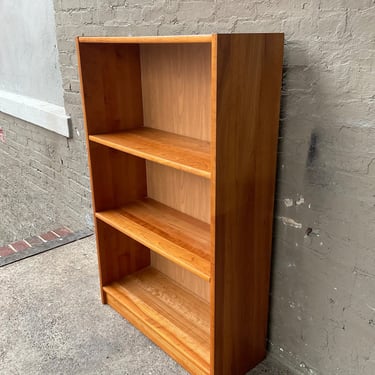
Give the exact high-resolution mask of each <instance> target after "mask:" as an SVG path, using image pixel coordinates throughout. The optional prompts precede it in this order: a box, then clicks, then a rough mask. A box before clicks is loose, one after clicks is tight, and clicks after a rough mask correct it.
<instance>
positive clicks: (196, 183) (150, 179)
mask: <svg viewBox="0 0 375 375" xmlns="http://www.w3.org/2000/svg"><path fill="white" fill-rule="evenodd" d="M146 170H147V195H148V197H150V198H153V199H155V200H157V201H159V202H161V203H164V204H165V205H167V206H169V207H172V208H174V209H176V210H178V211H181V212H183V213H185V214H187V215H190V216H192V217H195V218H196V219H199V220H201V221H204V222H206V223H209V222H210V180H207V179H206V178H203V177H199V176H195V175H192V174H189V173H186V172H182V171H179V170H177V169H173V168H168V167H165V166H163V165H160V164H156V163H152V162H148V161H146Z"/></svg>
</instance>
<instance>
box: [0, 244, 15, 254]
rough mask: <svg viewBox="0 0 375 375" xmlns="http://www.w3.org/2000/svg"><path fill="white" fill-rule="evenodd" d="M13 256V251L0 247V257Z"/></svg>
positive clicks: (6, 247)
mask: <svg viewBox="0 0 375 375" xmlns="http://www.w3.org/2000/svg"><path fill="white" fill-rule="evenodd" d="M10 254H14V251H13V250H12V249H11V248H10V247H8V246H2V247H0V256H1V257H5V256H7V255H10Z"/></svg>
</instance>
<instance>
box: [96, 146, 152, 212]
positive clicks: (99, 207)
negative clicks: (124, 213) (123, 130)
mask: <svg viewBox="0 0 375 375" xmlns="http://www.w3.org/2000/svg"><path fill="white" fill-rule="evenodd" d="M89 149H90V159H91V178H92V193H93V201H94V207H95V211H96V212H98V211H103V210H109V209H113V208H120V207H121V206H123V205H125V204H126V203H129V202H132V201H134V200H136V199H141V198H144V197H146V196H147V186H146V166H145V160H143V159H141V158H138V157H136V156H133V155H129V154H126V153H124V152H121V151H117V150H114V149H111V148H108V147H106V146H102V145H100V144H97V143H93V142H90V143H89Z"/></svg>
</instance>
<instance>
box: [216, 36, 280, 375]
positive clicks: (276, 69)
mask: <svg viewBox="0 0 375 375" xmlns="http://www.w3.org/2000/svg"><path fill="white" fill-rule="evenodd" d="M282 51H283V35H282V34H250V35H241V34H239V35H235V34H234V35H218V44H217V113H216V115H217V127H216V170H215V176H216V177H215V184H216V190H215V194H216V202H215V224H214V225H215V247H216V248H215V259H214V264H215V274H214V280H215V287H214V289H215V296H214V300H215V309H214V350H215V353H214V371H215V374H233V375H237V374H238V375H239V374H244V373H245V372H246V371H248V370H249V369H250V368H252V367H254V366H255V365H256V364H257V363H258V362H259V361H260V360H262V359H263V358H264V356H265V352H266V333H267V320H268V299H269V296H268V292H269V278H270V258H271V241H272V221H273V202H274V184H275V175H276V152H277V138H278V119H279V105H280V104H279V103H280V88H281V73H282Z"/></svg>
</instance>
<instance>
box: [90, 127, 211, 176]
mask: <svg viewBox="0 0 375 375" xmlns="http://www.w3.org/2000/svg"><path fill="white" fill-rule="evenodd" d="M89 140H90V141H92V142H96V143H100V144H102V145H104V146H107V147H111V148H114V149H116V150H119V151H123V152H126V153H129V154H132V155H135V156H138V157H141V158H144V159H147V160H150V161H153V162H156V163H159V164H163V165H166V166H168V167H172V168H175V169H179V170H181V171H185V172H188V173H192V174H195V175H198V176H201V177H205V178H210V177H211V168H210V144H209V142H205V141H201V140H198V139H194V138H189V137H185V136H181V135H177V134H172V133H168V132H165V131H161V130H157V129H152V128H146V127H141V128H135V129H131V130H128V131H124V132H119V133H108V134H100V135H90V136H89Z"/></svg>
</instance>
